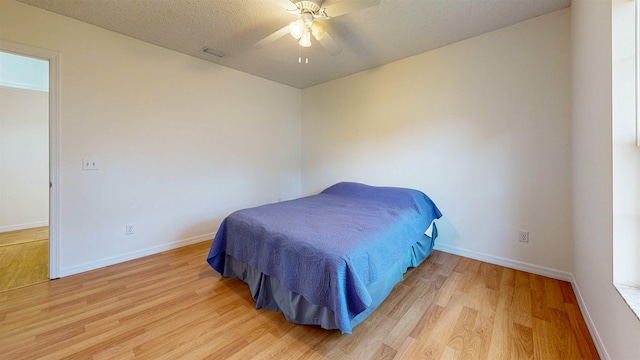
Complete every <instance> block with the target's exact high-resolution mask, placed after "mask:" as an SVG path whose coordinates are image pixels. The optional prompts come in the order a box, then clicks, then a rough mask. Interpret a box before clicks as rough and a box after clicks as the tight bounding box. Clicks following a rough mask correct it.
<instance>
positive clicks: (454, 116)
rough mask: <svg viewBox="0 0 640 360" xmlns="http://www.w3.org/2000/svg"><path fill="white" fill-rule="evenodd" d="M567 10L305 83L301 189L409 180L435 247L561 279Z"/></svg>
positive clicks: (564, 268)
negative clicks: (423, 196) (434, 223)
mask: <svg viewBox="0 0 640 360" xmlns="http://www.w3.org/2000/svg"><path fill="white" fill-rule="evenodd" d="M569 17H570V12H569V10H568V9H567V10H563V11H559V12H555V13H552V14H549V15H546V16H542V17H538V18H535V19H532V20H530V21H526V22H524V23H520V24H516V25H513V26H510V27H507V28H503V29H500V30H497V31H494V32H491V33H488V34H485V35H482V36H478V37H475V38H472V39H469V40H465V41H462V42H459V43H456V44H453V45H450V46H447V47H444V48H440V49H437V50H434V51H430V52H427V53H423V54H420V55H417V56H414V57H411V58H407V59H404V60H401V61H398V62H395V63H392V64H388V65H385V66H382V67H379V68H375V69H372V70H369V71H365V72H362V73H358V74H355V75H352V76H349V77H345V78H341V79H338V80H335V81H332V82H328V83H325V84H322V85H318V86H315V87H311V88H307V89H304V90H303V93H302V94H303V95H302V98H303V107H302V108H303V123H302V144H303V147H302V149H303V157H302V170H303V173H302V179H303V181H302V183H303V193H306V194H308V193H313V192H315V191H317V190H320V189H322V188H324V187H326V186H328V185H330V184H332V183H335V182H338V181H360V182H364V183H369V184H372V185H396V186H405V187H412V188H417V189H420V190H423V191H424V192H425V193H427V194H428V195H429V196H431V197H432V199H433V200H434V201H435V202H436V204H438V206H439V207H440V209H441V210H442V212H443V214H444V215H445V216H446V221H445V222H443V224H442V226H441V228H440V230H441V231H440V234H441V235H442V238H441V240H440V241H439V242H437V243H438V245H437V246H438V247H439V248H441V249H445V250H447V251H451V252H455V253H461V254H463V255H466V256H471V257H474V256H475V257H480V258H486V257H492V259H493V260H494V261H495V262H501V261H502V260H506V261H507V262H509V263H510V264H511V265H513V264H514V263H515V262H521V263H525V264H526V265H531V266H533V267H540V268H539V269H537V270H542V271H538V272H545V271H546V270H550V271H551V272H552V273H554V274H555V275H556V276H558V275H559V276H560V277H567V276H568V272H569V271H571V268H572V263H571V251H572V246H571V239H572V229H571V184H570V182H571V158H570V149H571V148H570V140H571V135H570V130H571V129H570V104H571V102H570V82H569V81H570V76H569V75H570V64H569V60H570V55H569V49H570V37H569V29H570V26H569ZM519 230H528V231H530V242H529V243H528V244H524V243H520V242H518V241H517V235H518V231H519ZM502 262H503V263H504V261H502ZM521 265H522V264H521Z"/></svg>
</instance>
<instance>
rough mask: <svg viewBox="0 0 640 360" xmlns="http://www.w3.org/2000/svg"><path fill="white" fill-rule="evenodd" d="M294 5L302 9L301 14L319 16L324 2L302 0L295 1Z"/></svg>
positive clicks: (319, 0) (320, 0)
mask: <svg viewBox="0 0 640 360" xmlns="http://www.w3.org/2000/svg"><path fill="white" fill-rule="evenodd" d="M293 3H294V4H295V5H296V6H297V7H298V9H300V12H301V13H311V14H317V13H318V11H320V5H322V0H301V1H293Z"/></svg>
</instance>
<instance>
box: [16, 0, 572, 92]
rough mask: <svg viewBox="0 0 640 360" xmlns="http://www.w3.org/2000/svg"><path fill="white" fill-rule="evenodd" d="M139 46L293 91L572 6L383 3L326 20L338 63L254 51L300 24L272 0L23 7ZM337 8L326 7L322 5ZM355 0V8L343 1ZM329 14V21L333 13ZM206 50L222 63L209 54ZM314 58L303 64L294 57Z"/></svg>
mask: <svg viewBox="0 0 640 360" xmlns="http://www.w3.org/2000/svg"><path fill="white" fill-rule="evenodd" d="M18 1H20V2H23V3H26V4H30V5H33V6H36V7H39V8H42V9H46V10H50V11H53V12H55V13H58V14H62V15H65V16H69V17H71V18H75V19H78V20H81V21H84V22H87V23H90V24H93V25H96V26H99V27H102V28H105V29H109V30H112V31H115V32H117V33H121V34H124V35H127V36H130V37H133V38H136V39H139V40H142V41H146V42H149V43H152V44H155V45H159V46H162V47H165V48H168V49H172V50H175V51H178V52H181V53H184V54H188V55H192V56H195V57H198V58H201V59H204V60H208V61H211V62H214V63H217V64H220V65H223V66H226V67H230V68H233V69H237V70H240V71H243V72H246V73H249V74H253V75H256V76H260V77H262V78H265V79H269V80H273V81H276V82H279V83H282V84H286V85H290V86H293V87H296V88H305V87H308V86H312V85H316V84H320V83H323V82H325V81H329V80H333V79H336V78H339V77H342V76H345V75H349V74H353V73H356V72H359V71H362V70H366V69H370V68H373V67H376V66H380V65H383V64H386V63H389V62H393V61H396V60H399V59H402V58H406V57H408V56H412V55H416V54H419V53H422V52H425V51H428V50H432V49H435V48H438V47H442V46H445V45H448V44H451V43H454V42H457V41H460V40H464V39H467V38H470V37H473V36H477V35H480V34H483V33H486V32H489V31H492V30H495V29H499V28H502V27H505V26H509V25H512V24H515V23H518V22H521V21H524V20H527V19H530V18H533V17H536V16H540V15H543V14H547V13H550V12H554V11H557V10H560V9H564V8H567V7H569V6H570V4H571V0H381V1H380V4H379V5H378V6H374V7H370V8H367V9H364V10H360V11H358V12H355V13H351V14H346V15H343V16H339V17H336V18H333V19H330V20H324V24H326V26H327V32H328V33H329V34H330V35H331V36H332V37H333V38H334V39H335V40H336V41H337V42H338V43H339V44H340V45H341V46H342V48H343V51H342V52H341V53H340V54H339V55H336V56H332V55H331V54H329V52H327V51H326V50H325V49H324V48H322V47H321V46H320V44H318V43H317V42H316V41H315V39H312V42H313V45H312V46H311V47H310V48H300V47H299V46H298V44H297V41H296V40H295V39H294V38H293V37H291V36H289V35H286V36H284V37H282V38H281V39H279V40H277V41H276V42H274V43H272V44H270V45H268V46H266V47H264V48H261V49H254V48H253V47H252V45H253V44H254V43H255V42H257V41H259V40H261V39H262V38H264V37H265V36H267V35H269V34H271V33H272V32H274V31H276V30H278V29H280V28H282V27H283V26H285V25H286V24H288V23H290V22H292V21H294V20H295V19H297V17H296V16H295V15H292V14H289V13H288V12H286V11H285V10H284V9H283V8H282V7H281V6H279V5H278V3H277V1H276V0H18ZM338 1H339V0H326V1H325V2H324V5H325V6H326V5H330V4H334V3H337V2H338ZM342 1H353V0H342ZM329 15H330V14H329ZM205 46H206V47H209V48H211V49H213V50H215V51H217V52H221V53H223V54H224V55H225V56H224V57H223V58H217V57H215V56H212V55H208V54H204V53H202V52H201V50H202V49H203V48H204V47H205ZM300 49H302V51H303V56H306V57H308V58H309V63H308V64H299V63H298V55H299V51H300Z"/></svg>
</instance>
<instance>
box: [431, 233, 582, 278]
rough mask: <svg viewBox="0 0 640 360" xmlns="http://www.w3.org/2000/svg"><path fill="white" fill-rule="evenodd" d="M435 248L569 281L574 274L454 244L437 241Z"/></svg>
mask: <svg viewBox="0 0 640 360" xmlns="http://www.w3.org/2000/svg"><path fill="white" fill-rule="evenodd" d="M433 248H434V249H435V250H439V251H443V252H446V253H450V254H454V255H459V256H464V257H467V258H471V259H475V260H480V261H484V262H487V263H490V264H495V265H500V266H504V267H508V268H511V269H516V270H521V271H526V272H529V273H532V274H536V275H542V276H546V277H550V278H553V279H558V280H563V281H569V282H571V280H572V279H573V275H572V274H571V273H569V272H566V271H561V270H556V269H552V268H548V267H544V266H539V265H533V264H529V263H526V262H522V261H518V260H512V259H507V258H503V257H500V256H495V255H489V254H485V253H479V252H476V251H472V250H465V249H459V248H455V247H452V246H448V245H446V244H438V243H437V242H436V245H435V246H434V247H433Z"/></svg>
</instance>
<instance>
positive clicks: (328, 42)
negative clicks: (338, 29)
mask: <svg viewBox="0 0 640 360" xmlns="http://www.w3.org/2000/svg"><path fill="white" fill-rule="evenodd" d="M318 42H319V43H320V45H322V47H323V48H325V49H327V51H328V52H329V53H330V54H331V55H334V56H335V55H338V54H340V53H341V52H342V46H340V44H338V43H337V42H336V41H335V40H333V38H332V37H331V36H329V34H327V33H325V34H324V36H323V37H321V38H320V40H318Z"/></svg>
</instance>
